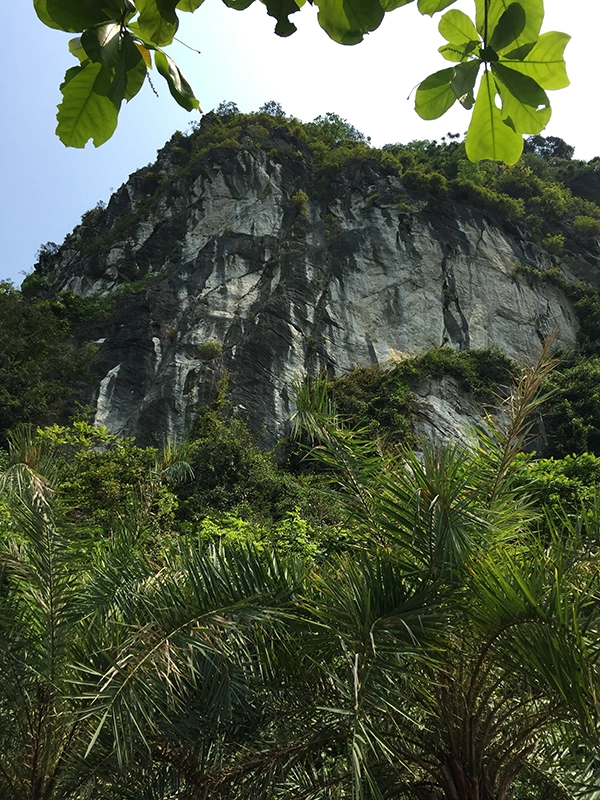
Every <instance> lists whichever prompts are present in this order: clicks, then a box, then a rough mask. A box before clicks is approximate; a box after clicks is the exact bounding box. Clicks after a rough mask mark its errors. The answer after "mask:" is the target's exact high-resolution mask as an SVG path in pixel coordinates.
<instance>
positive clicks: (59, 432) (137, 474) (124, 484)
mask: <svg viewBox="0 0 600 800" xmlns="http://www.w3.org/2000/svg"><path fill="white" fill-rule="evenodd" d="M38 439H39V441H40V442H41V443H42V444H43V445H45V446H49V447H51V448H52V450H53V452H54V453H55V455H56V458H57V459H58V460H59V461H60V480H59V482H58V485H57V491H58V492H59V494H60V497H61V501H62V503H63V505H64V509H65V513H66V515H67V518H68V519H69V520H70V521H72V522H73V523H75V524H76V525H77V526H78V527H79V529H80V531H84V530H85V531H86V536H88V537H94V536H98V535H99V536H102V535H103V534H104V532H108V531H110V530H111V529H114V528H116V527H118V526H119V524H121V523H122V522H124V521H126V520H127V518H128V517H129V516H132V515H134V514H135V513H139V508H138V506H139V503H140V498H141V497H142V496H144V497H146V498H147V499H149V503H150V505H149V507H148V509H147V514H148V515H150V516H151V517H152V524H153V525H156V527H157V529H158V530H160V531H163V530H168V529H169V528H170V527H171V525H172V523H173V519H174V513H175V511H176V509H177V507H178V500H177V497H176V495H175V494H174V491H173V486H170V485H169V482H168V481H160V482H159V483H158V484H156V486H153V482H156V479H157V476H158V473H159V471H160V466H159V464H160V454H159V452H158V451H157V450H156V449H154V448H152V447H146V448H141V447H138V446H137V445H136V444H135V443H134V440H133V439H130V438H119V437H118V436H116V435H114V434H111V433H109V432H108V431H107V430H106V429H105V428H95V427H93V426H91V425H89V424H88V423H86V422H74V423H73V424H72V425H71V426H70V427H64V426H59V425H53V426H50V427H47V428H44V429H43V430H39V431H38ZM174 485H176V483H175V484H174ZM151 489H152V492H151V491H150V490H151Z"/></svg>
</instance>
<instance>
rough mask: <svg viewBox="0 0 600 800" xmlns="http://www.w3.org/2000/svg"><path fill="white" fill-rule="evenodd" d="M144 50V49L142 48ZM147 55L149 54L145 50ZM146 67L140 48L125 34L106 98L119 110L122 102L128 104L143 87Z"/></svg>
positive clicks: (129, 35)
mask: <svg viewBox="0 0 600 800" xmlns="http://www.w3.org/2000/svg"><path fill="white" fill-rule="evenodd" d="M143 49H144V50H145V48H143ZM145 52H146V53H148V55H150V53H149V52H148V51H147V50H145ZM146 73H147V67H146V62H145V60H144V57H143V54H142V52H141V50H140V48H139V47H138V46H137V45H136V43H135V42H134V41H133V38H132V37H131V34H129V33H125V34H124V36H123V40H122V43H121V50H120V53H119V62H118V64H117V66H116V68H115V76H114V78H113V82H112V84H111V87H110V89H109V91H108V96H109V97H110V99H111V100H112V101H113V103H114V104H115V105H116V106H117V108H119V106H120V105H121V102H122V101H123V100H127V102H129V101H130V100H131V99H132V98H133V97H135V96H136V94H137V93H138V92H139V91H140V89H141V88H142V86H143V85H144V80H145V78H146Z"/></svg>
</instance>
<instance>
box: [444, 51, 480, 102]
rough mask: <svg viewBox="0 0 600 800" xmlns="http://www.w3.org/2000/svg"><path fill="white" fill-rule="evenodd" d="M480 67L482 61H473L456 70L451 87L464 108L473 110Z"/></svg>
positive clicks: (464, 63) (461, 65)
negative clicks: (474, 93)
mask: <svg viewBox="0 0 600 800" xmlns="http://www.w3.org/2000/svg"><path fill="white" fill-rule="evenodd" d="M480 66H481V61H479V59H474V60H473V61H465V62H463V63H462V64H459V65H458V66H457V67H455V68H454V76H453V78H452V80H451V81H450V86H451V88H452V91H453V92H454V94H455V96H456V99H457V100H458V102H459V103H460V104H461V106H462V107H463V108H467V109H471V108H473V103H474V96H473V92H474V89H475V81H476V80H477V75H478V74H479V68H480Z"/></svg>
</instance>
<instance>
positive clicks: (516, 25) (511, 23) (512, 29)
mask: <svg viewBox="0 0 600 800" xmlns="http://www.w3.org/2000/svg"><path fill="white" fill-rule="evenodd" d="M526 22H527V18H526V16H525V9H524V8H523V6H522V5H521V3H511V4H510V5H509V7H508V8H507V9H506V11H505V12H504V13H503V14H502V16H501V17H500V19H499V20H498V24H497V25H496V27H495V28H494V32H493V34H492V36H491V38H490V40H489V43H488V46H489V47H491V48H493V49H494V50H495V51H496V52H498V53H499V52H500V50H504V48H505V47H508V45H509V44H512V43H513V42H515V41H516V40H517V39H518V38H519V36H520V35H521V34H522V33H523V30H524V28H525V23H526Z"/></svg>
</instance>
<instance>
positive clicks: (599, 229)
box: [573, 214, 600, 237]
mask: <svg viewBox="0 0 600 800" xmlns="http://www.w3.org/2000/svg"><path fill="white" fill-rule="evenodd" d="M573 226H574V228H575V233H576V234H577V235H578V236H582V237H589V236H600V219H597V218H595V217H588V216H585V215H583V214H582V215H579V216H577V217H575V219H574V221H573Z"/></svg>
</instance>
